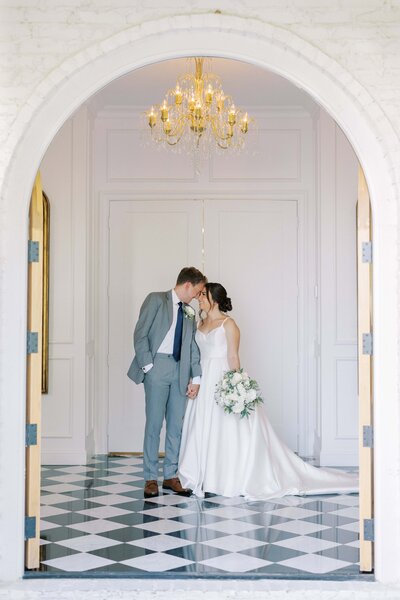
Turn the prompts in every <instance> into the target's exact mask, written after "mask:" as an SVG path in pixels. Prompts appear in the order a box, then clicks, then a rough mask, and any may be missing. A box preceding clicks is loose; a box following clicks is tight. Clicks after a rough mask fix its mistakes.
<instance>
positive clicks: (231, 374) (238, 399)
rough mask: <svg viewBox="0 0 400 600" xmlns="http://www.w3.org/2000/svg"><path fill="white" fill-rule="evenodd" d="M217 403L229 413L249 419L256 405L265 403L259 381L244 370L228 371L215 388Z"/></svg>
mask: <svg viewBox="0 0 400 600" xmlns="http://www.w3.org/2000/svg"><path fill="white" fill-rule="evenodd" d="M215 401H216V402H217V404H218V405H219V406H221V407H222V408H223V409H224V411H225V412H227V413H235V414H237V415H240V417H241V418H243V417H248V416H249V415H250V411H252V410H254V408H255V406H256V404H259V403H260V402H263V399H262V398H261V396H260V388H259V387H258V383H257V381H255V380H254V379H250V377H249V376H248V374H247V373H245V372H244V371H243V369H239V370H238V371H226V372H225V373H224V374H223V377H222V379H221V381H220V382H219V383H217V385H216V386H215Z"/></svg>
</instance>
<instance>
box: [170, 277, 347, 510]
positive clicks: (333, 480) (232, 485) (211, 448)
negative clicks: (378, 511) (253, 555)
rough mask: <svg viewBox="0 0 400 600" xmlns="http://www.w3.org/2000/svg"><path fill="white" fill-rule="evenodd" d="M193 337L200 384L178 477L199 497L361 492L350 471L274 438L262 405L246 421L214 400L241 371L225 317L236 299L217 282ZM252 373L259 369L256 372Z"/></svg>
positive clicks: (236, 334)
mask: <svg viewBox="0 0 400 600" xmlns="http://www.w3.org/2000/svg"><path fill="white" fill-rule="evenodd" d="M199 305H200V314H204V313H205V314H206V316H205V318H204V319H202V320H201V321H200V323H199V325H198V328H197V332H196V342H197V344H198V346H199V348H200V352H201V366H202V372H203V374H202V381H201V387H200V391H199V394H198V397H197V399H196V400H189V401H188V406H187V409H186V414H185V418H184V423H183V430H182V441H181V450H180V457H179V478H180V480H181V483H182V485H183V487H185V488H190V489H192V490H193V492H194V494H196V496H200V497H203V496H204V493H205V492H209V493H214V494H218V495H221V496H245V497H246V498H248V499H263V500H266V499H269V498H279V497H282V496H286V495H295V494H298V495H305V494H333V493H351V492H357V491H358V480H357V477H356V476H355V475H353V474H349V473H342V472H340V471H337V470H334V469H319V468H316V467H313V466H312V465H310V464H308V463H306V462H304V461H303V460H302V459H301V458H299V457H298V456H297V455H296V454H295V453H294V452H292V450H290V449H289V448H288V447H287V446H286V445H285V444H284V443H283V442H282V441H281V440H280V439H279V438H278V436H277V435H276V433H275V432H274V430H273V428H272V426H271V424H270V423H269V421H268V418H267V416H266V414H265V410H264V409H263V408H262V406H257V407H256V408H255V410H254V412H252V413H251V414H250V416H249V418H242V419H241V418H240V417H239V416H238V415H235V414H227V413H226V412H224V410H223V409H222V408H221V407H220V406H218V405H217V403H216V401H215V398H214V393H215V386H216V384H217V383H218V382H219V381H220V379H221V377H222V375H223V373H224V372H225V371H228V370H235V369H239V368H240V360H239V341H240V331H239V328H238V326H237V325H236V323H235V321H234V320H233V319H232V318H231V317H228V316H227V315H226V313H227V312H228V311H231V310H232V303H231V300H230V298H228V297H227V294H226V290H225V288H224V287H223V286H222V285H221V284H219V283H207V284H206V285H205V287H204V290H203V291H202V292H201V295H200V298H199ZM252 375H254V374H252Z"/></svg>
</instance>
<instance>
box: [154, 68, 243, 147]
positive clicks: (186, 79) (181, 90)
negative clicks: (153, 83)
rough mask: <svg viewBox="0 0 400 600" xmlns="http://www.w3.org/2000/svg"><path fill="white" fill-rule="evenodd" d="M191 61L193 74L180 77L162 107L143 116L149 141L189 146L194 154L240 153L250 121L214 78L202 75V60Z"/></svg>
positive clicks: (216, 78)
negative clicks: (145, 117) (200, 152)
mask: <svg viewBox="0 0 400 600" xmlns="http://www.w3.org/2000/svg"><path fill="white" fill-rule="evenodd" d="M194 61H195V65H196V69H195V73H194V74H192V73H185V74H183V75H181V76H180V77H179V78H178V80H177V83H176V86H175V88H173V89H170V90H168V91H167V93H166V94H165V98H164V101H163V103H162V104H159V105H154V106H152V107H151V109H150V110H149V111H148V112H147V113H146V114H147V119H148V124H149V126H150V130H151V136H152V139H153V140H155V141H156V142H159V143H161V144H164V145H166V146H173V147H178V146H179V147H180V146H185V147H186V149H187V148H188V146H189V147H191V148H192V149H193V150H194V151H195V152H196V153H197V152H198V151H200V150H201V149H203V152H207V151H209V150H210V149H211V148H212V147H214V148H216V149H217V150H218V149H221V150H228V149H234V150H240V149H241V148H242V147H243V145H244V138H245V135H246V133H247V132H248V130H249V124H250V123H253V119H250V118H249V116H248V114H247V113H245V112H242V110H241V109H239V108H237V107H236V106H235V104H234V102H233V99H232V97H231V96H228V95H226V94H225V93H224V91H223V89H222V84H221V80H220V78H219V77H218V76H217V75H215V74H214V73H207V72H203V66H204V58H195V59H194ZM181 140H182V142H181ZM179 142H181V144H179Z"/></svg>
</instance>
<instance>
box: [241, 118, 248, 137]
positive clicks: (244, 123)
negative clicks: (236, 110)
mask: <svg viewBox="0 0 400 600" xmlns="http://www.w3.org/2000/svg"><path fill="white" fill-rule="evenodd" d="M240 129H241V130H242V132H243V133H247V132H248V130H249V119H248V116H247V113H246V114H245V115H244V117H243V119H242V122H241V124H240Z"/></svg>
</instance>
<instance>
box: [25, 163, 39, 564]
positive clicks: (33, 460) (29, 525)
mask: <svg viewBox="0 0 400 600" xmlns="http://www.w3.org/2000/svg"><path fill="white" fill-rule="evenodd" d="M28 263H29V264H28V336H27V340H28V343H27V353H28V356H27V382H26V497H25V515H26V517H25V540H26V542H25V566H26V568H27V569H37V568H39V539H40V433H41V432H40V422H41V394H42V315H43V193H42V185H41V180H40V174H39V173H38V174H37V176H36V180H35V184H34V186H33V191H32V198H31V205H30V211H29V242H28Z"/></svg>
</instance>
